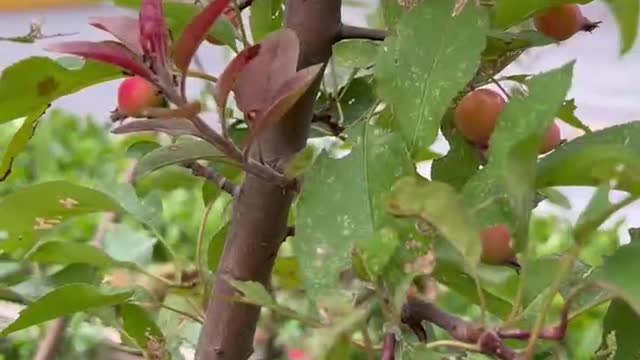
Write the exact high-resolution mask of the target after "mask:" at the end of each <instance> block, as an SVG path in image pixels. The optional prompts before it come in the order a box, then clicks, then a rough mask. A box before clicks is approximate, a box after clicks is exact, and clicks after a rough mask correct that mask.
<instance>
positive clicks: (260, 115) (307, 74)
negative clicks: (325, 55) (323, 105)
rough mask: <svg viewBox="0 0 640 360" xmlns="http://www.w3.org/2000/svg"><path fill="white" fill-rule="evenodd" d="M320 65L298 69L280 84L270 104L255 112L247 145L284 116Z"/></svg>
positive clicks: (316, 72) (310, 81)
mask: <svg viewBox="0 0 640 360" xmlns="http://www.w3.org/2000/svg"><path fill="white" fill-rule="evenodd" d="M322 67H323V64H316V65H313V66H309V67H308V68H305V69H303V70H300V71H298V72H297V73H296V74H295V75H294V76H293V77H291V78H289V79H288V80H287V81H285V82H284V83H283V84H282V86H280V88H279V89H278V90H277V91H276V93H275V96H274V101H273V102H272V103H271V105H270V106H269V107H268V108H267V109H266V110H265V111H263V112H257V113H256V116H255V119H254V121H252V123H251V134H250V135H249V139H248V140H247V143H246V146H247V147H249V146H251V144H252V143H253V142H254V141H255V140H256V138H257V137H258V136H260V134H262V133H263V132H264V131H265V130H266V129H268V128H269V127H271V126H273V125H274V124H275V123H277V122H278V121H279V120H280V119H282V118H283V117H284V115H285V114H286V113H287V111H289V109H291V108H292V107H293V105H295V103H296V102H297V101H298V100H299V99H300V97H301V96H302V95H303V94H304V93H305V91H307V89H308V88H309V86H311V84H312V83H313V80H315V79H316V76H318V73H319V72H320V70H321V69H322Z"/></svg>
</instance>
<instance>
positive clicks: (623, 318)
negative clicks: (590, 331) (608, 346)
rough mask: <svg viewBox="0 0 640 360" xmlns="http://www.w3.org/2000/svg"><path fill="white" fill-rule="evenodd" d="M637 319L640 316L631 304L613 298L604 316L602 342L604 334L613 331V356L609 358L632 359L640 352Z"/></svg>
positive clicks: (617, 359)
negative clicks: (614, 350)
mask: <svg viewBox="0 0 640 360" xmlns="http://www.w3.org/2000/svg"><path fill="white" fill-rule="evenodd" d="M638 321H640V316H639V315H638V313H636V312H635V311H634V310H633V308H632V307H631V306H629V305H628V304H626V303H625V302H623V301H620V300H614V301H612V302H611V304H610V305H609V309H608V310H607V315H606V316H605V318H604V331H603V335H604V336H603V339H602V340H603V342H604V341H605V339H606V336H607V335H609V334H611V333H612V332H614V334H615V339H616V353H615V356H613V357H610V358H608V359H611V360H627V359H633V358H635V357H637V356H638V354H640V343H639V342H638Z"/></svg>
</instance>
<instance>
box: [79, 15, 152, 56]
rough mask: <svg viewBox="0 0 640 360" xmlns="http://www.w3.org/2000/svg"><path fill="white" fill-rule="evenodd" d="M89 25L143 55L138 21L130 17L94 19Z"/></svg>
mask: <svg viewBox="0 0 640 360" xmlns="http://www.w3.org/2000/svg"><path fill="white" fill-rule="evenodd" d="M89 25H91V26H93V27H96V28H98V29H100V30H104V31H106V32H108V33H110V34H111V35H113V36H114V37H115V38H116V39H118V40H120V42H122V44H123V45H124V46H126V47H128V48H129V49H130V50H131V51H133V52H134V53H136V54H138V55H142V46H141V45H140V37H139V29H140V23H139V22H138V19H136V18H134V17H130V16H104V17H94V18H92V19H91V21H90V22H89Z"/></svg>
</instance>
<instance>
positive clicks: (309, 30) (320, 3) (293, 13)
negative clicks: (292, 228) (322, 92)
mask: <svg viewBox="0 0 640 360" xmlns="http://www.w3.org/2000/svg"><path fill="white" fill-rule="evenodd" d="M286 8H287V13H286V26H287V27H288V28H290V29H292V30H294V31H295V32H296V34H297V35H298V37H299V39H300V58H299V61H298V67H299V68H303V67H307V66H310V65H313V64H318V63H325V64H326V62H327V61H328V60H329V58H330V57H331V47H332V45H333V43H334V42H335V40H336V39H337V38H338V34H339V31H340V27H341V18H340V9H341V0H289V1H287V4H286ZM320 81H321V76H319V77H318V79H316V82H315V83H314V84H313V85H312V86H311V87H310V88H309V90H308V91H307V93H306V94H305V95H303V97H302V98H301V99H300V100H299V101H298V103H297V104H296V105H295V106H294V107H293V108H292V110H291V111H289V113H288V114H287V115H285V117H284V119H282V121H280V122H279V123H278V124H277V125H276V126H274V127H273V128H272V129H271V130H270V131H268V132H266V133H265V134H264V135H263V136H262V138H261V140H260V142H259V145H258V146H254V148H260V150H261V153H262V158H263V159H264V161H265V163H267V164H271V165H274V166H275V167H276V168H277V169H278V170H280V171H282V170H283V169H284V166H285V165H286V164H287V163H288V161H289V160H290V159H291V158H292V156H293V155H294V154H295V153H296V152H298V151H300V150H302V149H303V148H304V146H305V144H306V141H307V137H308V134H309V128H310V124H311V118H312V115H313V104H314V101H315V99H316V96H317V93H318V89H319V85H320ZM294 196H295V193H294V191H293V190H284V189H282V188H280V187H278V186H277V185H273V184H269V183H266V182H265V181H263V180H261V179H259V178H257V177H254V176H251V175H247V176H246V179H245V181H244V183H243V184H242V187H241V190H240V193H239V195H238V197H237V198H236V199H235V203H234V208H233V215H232V219H231V228H230V231H229V235H228V237H227V240H226V244H225V249H224V253H223V255H222V261H221V263H220V267H219V269H218V274H217V278H216V281H215V285H214V287H213V289H212V293H211V298H210V301H209V305H208V307H207V314H206V319H205V323H204V327H203V330H202V333H201V334H200V340H199V344H198V351H197V354H196V359H197V360H222V359H228V360H229V359H230V360H243V359H247V358H248V357H249V356H250V355H251V353H252V352H253V335H254V332H255V329H256V323H257V321H258V318H259V315H260V308H259V307H257V306H252V305H246V304H239V303H233V302H230V301H228V297H229V296H232V295H234V294H235V290H234V289H233V287H232V286H231V285H230V284H228V283H227V282H226V281H225V279H224V278H225V277H231V278H233V279H236V280H241V281H249V280H250V281H258V282H260V283H262V284H263V285H265V286H268V285H269V280H270V277H271V270H272V268H273V264H274V260H275V258H276V256H277V253H278V249H279V248H280V244H281V243H282V241H283V240H284V238H285V236H286V234H287V219H288V216H289V209H290V207H291V203H292V201H293V198H294Z"/></svg>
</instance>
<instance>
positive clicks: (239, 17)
mask: <svg viewBox="0 0 640 360" xmlns="http://www.w3.org/2000/svg"><path fill="white" fill-rule="evenodd" d="M233 6H234V7H235V11H236V20H237V21H238V27H239V28H240V37H241V39H242V45H243V46H244V47H245V48H247V47H249V46H251V44H249V38H248V37H247V29H246V28H245V26H244V19H242V14H241V12H242V10H241V9H240V4H239V1H238V0H234V1H233Z"/></svg>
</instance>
